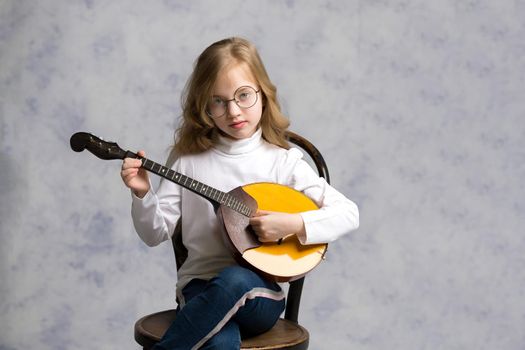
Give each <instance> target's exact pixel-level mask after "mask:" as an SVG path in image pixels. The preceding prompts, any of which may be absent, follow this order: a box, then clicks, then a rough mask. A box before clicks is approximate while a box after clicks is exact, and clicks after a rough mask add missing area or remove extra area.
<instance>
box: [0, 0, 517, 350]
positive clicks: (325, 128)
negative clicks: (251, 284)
mask: <svg viewBox="0 0 525 350" xmlns="http://www.w3.org/2000/svg"><path fill="white" fill-rule="evenodd" d="M232 35H240V36H244V37H247V38H248V39H250V40H252V41H253V42H254V43H255V44H256V45H257V46H258V47H259V49H260V53H261V56H262V57H263V60H264V61H265V63H266V65H267V69H268V71H269V73H270V76H271V78H272V79H273V81H274V82H275V83H276V85H277V86H278V88H279V94H280V99H281V102H282V105H283V108H284V110H285V112H286V114H287V115H289V116H290V118H291V121H292V129H293V130H295V131H297V132H299V133H301V134H303V135H304V136H306V137H308V138H310V139H311V140H312V141H313V142H314V143H315V144H316V145H317V146H318V147H319V149H320V150H321V151H322V152H323V153H324V154H325V156H326V159H327V161H328V163H329V166H330V169H331V172H332V179H333V181H332V183H333V184H334V185H335V187H337V188H338V189H340V190H341V191H342V192H343V193H345V194H346V195H348V196H349V197H350V198H351V199H353V200H354V201H356V202H357V203H358V204H359V206H360V209H361V227H360V229H359V230H358V231H356V232H355V233H353V234H352V235H350V236H347V237H345V238H343V239H341V240H339V241H338V242H336V243H334V244H332V245H331V246H330V250H329V256H328V261H327V262H325V263H324V264H323V265H321V266H320V267H319V268H318V269H316V270H315V271H314V272H313V273H312V274H311V275H309V276H308V278H307V282H306V286H305V293H304V298H303V303H302V308H301V315H300V320H301V323H303V324H304V325H305V326H306V327H307V328H308V329H309V330H310V331H311V349H363V350H376V349H385V350H386V349H400V350H401V349H403V350H406V349H414V350H421V349H432V350H437V349H443V350H445V349H446V350H455V349H457V350H464V349H513V350H518V349H524V348H525V238H524V231H525V230H524V224H525V216H524V213H525V180H524V179H525V147H524V146H525V120H524V118H525V99H524V91H525V1H523V0H501V1H490V0H446V1H424V0H381V1H379V0H374V1H372V0H352V1H293V0H288V1H251V0H244V1H220V2H219V1H175V0H164V1H160V0H158V1H125V0H113V1H99V0H84V1H80V0H79V1H73V0H47V1H29V0H2V1H1V2H0V118H1V119H0V123H1V124H0V161H1V162H0V198H1V201H2V202H1V207H0V208H1V211H0V220H1V224H0V231H1V235H0V254H1V255H0V259H1V261H0V295H1V298H0V322H1V323H0V349H2V350H8V349H9V350H10V349H137V348H138V346H137V345H136V344H135V343H134V341H133V324H134V322H135V320H136V319H137V318H139V317H140V316H142V315H144V314H146V313H150V312H154V311H157V310H161V309H165V308H169V307H173V305H174V284H175V279H176V276H175V271H174V261H173V256H172V253H171V250H170V245H169V244H164V245H162V246H160V247H157V248H147V247H146V246H145V245H144V244H143V243H142V242H141V241H140V240H139V238H138V237H137V235H136V234H135V233H134V230H133V228H132V225H131V220H130V215H129V205H130V195H129V192H128V190H127V189H126V188H124V186H123V185H122V183H121V180H120V177H119V167H120V163H119V162H117V161H113V162H105V161H101V160H98V159H95V158H94V157H93V156H91V155H90V154H87V153H83V154H76V153H74V152H72V151H71V150H70V149H69V137H70V136H71V134H73V133H74V132H76V131H81V130H83V131H90V132H93V133H95V134H98V135H101V136H104V137H105V138H107V139H112V140H116V141H118V142H119V144H120V145H121V146H123V147H124V148H131V149H133V150H135V149H137V148H144V149H146V151H147V152H148V156H149V157H150V158H152V159H155V160H158V161H163V160H164V159H165V158H166V156H167V149H168V146H169V145H170V143H171V141H172V133H173V129H174V128H175V126H176V123H177V117H178V115H179V113H180V93H181V90H182V88H183V86H184V84H185V81H186V79H187V77H188V75H189V73H190V71H191V69H192V63H193V61H194V59H195V58H196V57H197V55H198V54H199V53H200V52H201V51H202V50H203V49H204V48H205V47H206V46H207V45H209V44H210V43H212V42H213V41H216V40H218V39H222V38H224V37H227V36H232Z"/></svg>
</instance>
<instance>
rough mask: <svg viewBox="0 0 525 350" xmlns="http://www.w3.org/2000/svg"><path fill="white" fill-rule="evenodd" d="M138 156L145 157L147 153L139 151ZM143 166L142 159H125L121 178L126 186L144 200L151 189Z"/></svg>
mask: <svg viewBox="0 0 525 350" xmlns="http://www.w3.org/2000/svg"><path fill="white" fill-rule="evenodd" d="M137 155H139V156H140V157H144V156H146V153H145V152H144V151H139V152H137ZM141 166H142V161H141V160H140V159H136V158H124V161H123V162H122V170H121V171H120V177H122V181H124V184H125V185H126V186H127V187H129V188H130V189H131V190H132V191H133V193H134V194H135V196H137V197H139V198H143V197H144V196H145V195H146V193H148V191H149V189H150V184H149V177H148V173H147V171H146V170H144V168H141Z"/></svg>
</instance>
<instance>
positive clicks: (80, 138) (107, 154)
mask: <svg viewBox="0 0 525 350" xmlns="http://www.w3.org/2000/svg"><path fill="white" fill-rule="evenodd" d="M69 143H70V145H71V149H73V151H75V152H82V151H83V150H84V149H87V150H88V151H90V152H91V153H93V154H94V155H95V156H97V157H99V158H100V159H107V160H109V159H124V158H125V157H127V156H128V154H129V152H126V151H124V150H123V149H122V148H120V147H119V145H117V144H116V143H115V142H108V141H104V140H102V139H101V138H98V137H96V136H94V135H92V134H90V133H87V132H77V133H75V134H73V136H71V139H70V140H69Z"/></svg>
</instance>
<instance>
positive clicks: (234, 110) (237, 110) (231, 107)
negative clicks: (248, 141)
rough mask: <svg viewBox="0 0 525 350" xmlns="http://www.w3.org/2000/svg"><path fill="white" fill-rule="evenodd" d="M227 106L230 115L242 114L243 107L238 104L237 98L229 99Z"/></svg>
mask: <svg viewBox="0 0 525 350" xmlns="http://www.w3.org/2000/svg"><path fill="white" fill-rule="evenodd" d="M226 107H227V109H228V115H230V116H238V115H240V114H241V107H239V106H237V103H236V102H235V100H231V101H228V106H226Z"/></svg>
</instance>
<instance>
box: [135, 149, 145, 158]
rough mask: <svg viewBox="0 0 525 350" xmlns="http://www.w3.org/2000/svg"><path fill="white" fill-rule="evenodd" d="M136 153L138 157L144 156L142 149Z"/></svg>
mask: <svg viewBox="0 0 525 350" xmlns="http://www.w3.org/2000/svg"><path fill="white" fill-rule="evenodd" d="M137 155H138V156H139V157H145V156H146V152H144V151H143V150H140V151H138V152H137Z"/></svg>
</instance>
